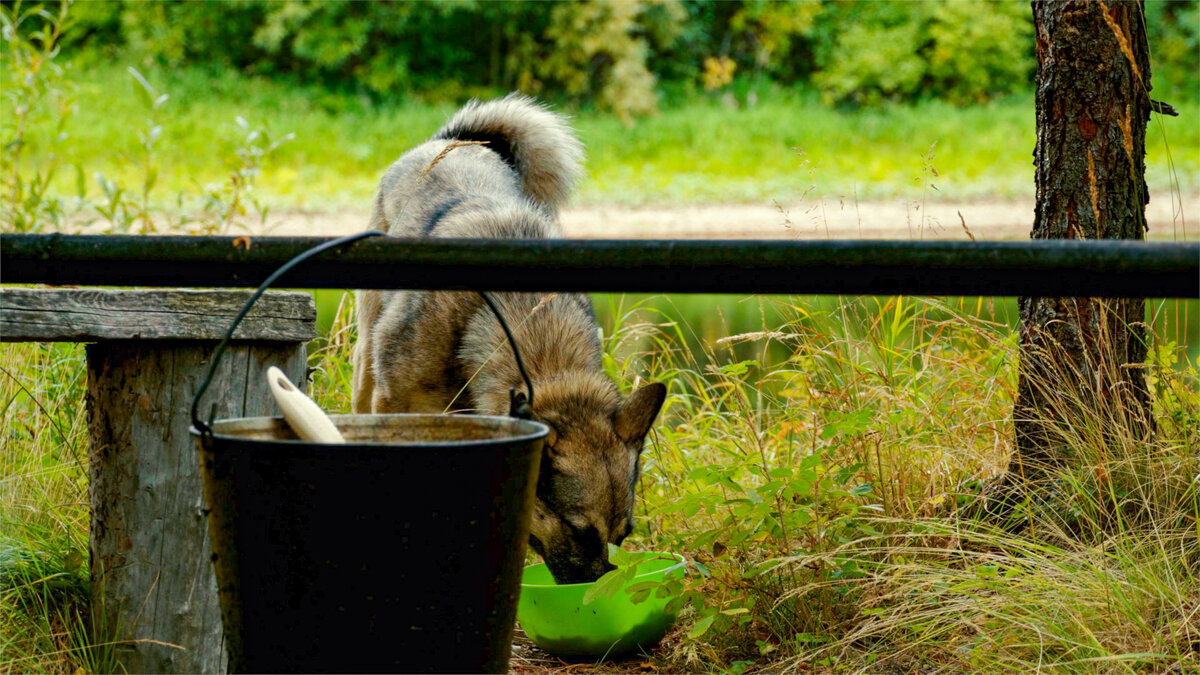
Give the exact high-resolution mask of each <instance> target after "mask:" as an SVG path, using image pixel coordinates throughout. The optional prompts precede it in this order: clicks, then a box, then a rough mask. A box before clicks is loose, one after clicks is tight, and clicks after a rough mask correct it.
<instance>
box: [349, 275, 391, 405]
mask: <svg viewBox="0 0 1200 675" xmlns="http://www.w3.org/2000/svg"><path fill="white" fill-rule="evenodd" d="M357 299H358V303H357V305H356V307H355V311H356V314H357V316H358V339H357V340H356V341H355V343H354V352H353V356H352V359H351V362H352V365H353V369H354V374H353V376H352V378H351V389H350V406H351V408H353V410H354V412H355V413H356V414H359V415H363V414H367V413H370V412H371V399H372V395H373V393H374V391H375V369H374V365H373V364H372V359H371V351H372V349H371V333H372V332H373V331H374V328H375V323H376V322H377V321H378V320H379V313H380V311H381V309H382V304H383V303H382V300H381V298H380V293H379V291H360V292H359V293H358V295H357Z"/></svg>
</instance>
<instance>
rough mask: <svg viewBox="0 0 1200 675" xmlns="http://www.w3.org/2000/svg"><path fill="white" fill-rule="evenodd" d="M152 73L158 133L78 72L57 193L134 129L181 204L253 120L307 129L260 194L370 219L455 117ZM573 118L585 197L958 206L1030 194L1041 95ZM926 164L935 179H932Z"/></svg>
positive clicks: (1186, 115) (1193, 152)
mask: <svg viewBox="0 0 1200 675" xmlns="http://www.w3.org/2000/svg"><path fill="white" fill-rule="evenodd" d="M145 74H146V77H147V79H148V81H149V82H150V83H151V84H152V85H153V86H154V87H155V88H156V89H157V90H158V91H159V92H164V93H167V94H169V96H170V98H169V99H168V100H167V102H166V103H165V104H164V105H162V106H161V107H160V108H159V109H158V110H157V111H155V113H154V116H155V118H154V120H153V122H152V121H151V120H150V114H149V109H148V108H147V107H145V106H144V105H143V104H142V102H141V100H140V98H139V96H138V95H134V94H135V90H134V86H135V85H134V80H133V78H132V77H131V76H130V75H129V74H128V73H127V72H126V66H125V65H122V64H110V63H104V62H86V63H85V62H76V63H73V64H70V65H69V66H68V70H67V79H68V80H69V81H70V82H72V83H74V84H75V85H76V87H77V97H76V102H77V106H76V108H75V111H74V114H73V116H72V117H71V118H70V120H69V124H68V127H67V133H68V134H69V137H68V138H67V139H66V140H65V141H63V142H62V144H61V146H62V149H61V150H60V151H61V152H62V154H63V157H62V159H63V160H65V163H66V164H67V165H71V166H78V167H80V168H81V170H82V171H81V173H80V174H79V176H76V174H75V171H74V170H72V169H68V170H65V171H64V172H63V173H61V174H60V176H59V181H60V182H59V188H60V190H61V191H64V192H66V193H71V194H73V191H74V190H75V182H76V180H77V179H79V178H82V182H83V183H84V185H85V186H86V189H87V190H88V191H89V194H91V195H92V196H93V197H95V196H96V195H97V194H98V192H99V190H98V188H97V184H96V182H95V180H94V175H95V174H96V173H103V174H105V175H106V176H108V177H110V178H119V180H120V182H122V183H124V184H127V185H131V186H132V185H140V183H141V180H142V178H143V175H142V171H141V169H140V168H139V167H140V166H141V161H142V157H143V155H142V154H141V153H142V151H141V150H140V149H139V140H138V132H139V131H143V130H145V129H148V128H150V127H151V126H152V125H153V124H160V125H161V126H162V127H163V130H162V135H161V137H160V140H159V141H158V144H157V146H156V148H155V150H154V153H155V162H156V163H157V165H158V167H159V178H158V185H157V186H156V187H155V191H154V195H155V199H156V200H157V201H158V202H159V203H160V204H166V205H170V204H171V203H172V201H173V200H174V196H175V194H176V193H178V192H180V191H186V192H189V193H195V192H197V191H198V189H199V188H200V187H202V186H203V185H205V184H208V183H221V182H223V181H225V180H226V178H227V175H228V173H229V172H230V170H231V168H232V167H234V166H236V165H237V158H236V151H237V149H238V148H239V147H242V146H243V145H244V142H243V141H244V138H245V136H246V134H247V131H246V130H244V129H243V128H241V127H240V126H238V124H237V123H236V122H235V119H236V118H237V117H239V116H240V117H242V118H244V119H245V120H246V121H247V122H249V124H250V126H251V128H252V129H260V128H261V129H265V130H267V131H268V132H269V133H270V135H271V137H272V138H280V137H282V136H284V135H285V134H288V133H294V134H295V138H294V139H292V140H290V141H288V142H286V143H284V144H283V145H282V146H280V147H279V149H278V150H277V151H276V152H275V153H273V154H272V156H270V157H269V158H268V159H267V160H266V162H265V163H264V168H263V171H262V173H261V174H260V175H259V176H258V177H257V194H258V196H259V198H261V199H263V201H265V202H266V203H268V204H270V205H272V206H273V207H286V208H305V209H332V208H337V207H341V206H347V205H349V206H355V207H358V208H365V207H366V206H367V205H368V204H369V200H370V198H371V195H372V193H373V191H374V189H375V186H376V184H377V181H378V178H379V176H380V175H381V174H382V171H383V169H384V168H385V167H386V166H387V165H388V164H389V163H390V162H391V161H392V160H394V159H395V158H396V157H397V156H399V155H400V154H401V153H402V152H403V151H404V150H405V149H407V148H409V147H411V146H412V145H413V144H415V143H419V142H421V141H423V140H424V139H426V138H427V137H428V136H429V135H430V134H431V133H432V132H433V131H435V130H436V129H437V128H438V126H439V125H440V124H441V123H442V122H443V121H444V120H445V119H446V117H447V116H448V115H449V114H450V113H452V112H453V106H449V105H437V106H426V105H420V104H415V103H401V104H397V105H389V104H372V103H370V102H369V101H366V100H362V99H356V98H352V97H346V96H340V95H333V94H330V93H329V92H327V91H324V90H322V89H320V88H313V87H302V86H295V85H292V84H288V83H286V82H280V81H274V80H269V79H264V78H255V77H247V76H244V75H239V74H235V73H231V72H227V71H210V70H204V69H199V68H194V67H193V68H181V69H177V70H172V71H167V70H162V69H158V68H148V69H147V70H146V71H145ZM1177 107H1179V108H1180V109H1181V110H1180V112H1181V117H1179V118H1177V119H1166V120H1159V118H1157V117H1156V118H1155V120H1154V123H1153V126H1152V129H1151V132H1150V134H1149V138H1148V141H1147V152H1148V160H1147V166H1148V170H1147V177H1148V181H1149V184H1150V186H1151V189H1154V190H1165V189H1167V188H1168V187H1169V186H1170V184H1171V182H1170V177H1171V172H1170V169H1169V163H1168V154H1167V148H1168V147H1169V148H1170V150H1171V153H1172V155H1171V156H1172V158H1173V161H1174V167H1175V175H1176V176H1177V177H1178V179H1179V181H1180V183H1181V184H1182V186H1183V187H1184V189H1185V190H1195V189H1196V188H1197V186H1200V152H1198V150H1197V149H1198V148H1200V132H1198V131H1197V128H1196V126H1195V125H1191V124H1188V123H1187V122H1186V120H1194V119H1196V117H1197V116H1200V104H1198V103H1196V102H1183V103H1177ZM576 124H577V126H578V129H579V133H580V135H581V136H582V138H583V140H584V142H585V144H586V146H587V149H588V161H587V177H586V179H585V180H584V182H583V184H582V185H581V187H580V190H579V193H578V195H577V202H580V203H596V204H610V203H611V204H650V203H655V204H663V203H695V202H758V203H769V202H770V201H771V200H773V199H774V200H780V201H786V200H789V199H795V198H798V197H800V196H802V195H804V194H806V193H808V192H809V191H810V189H812V190H813V191H814V192H813V194H825V195H830V196H846V197H853V196H854V195H857V196H858V197H859V198H884V197H895V196H906V197H912V196H916V195H919V194H920V192H921V190H922V189H923V186H924V185H925V183H927V182H931V183H933V184H934V185H936V186H937V188H938V190H939V191H940V193H941V194H942V195H943V196H944V197H946V198H963V199H966V198H976V197H985V196H987V197H997V196H998V197H1006V196H1013V195H1028V194H1030V192H1031V191H1032V187H1031V186H1032V184H1033V167H1032V152H1033V145H1034V127H1033V102H1032V98H1031V97H1027V96H1026V97H1016V98H1011V99H1006V100H1001V101H996V102H993V103H989V104H986V105H979V106H973V107H969V108H956V107H953V106H950V105H947V104H944V103H940V102H936V101H932V102H927V103H922V104H919V105H913V106H892V107H888V108H885V109H882V110H861V111H838V110H833V109H830V108H828V107H826V106H824V105H822V104H821V103H820V102H819V101H817V100H816V98H815V97H813V96H811V95H805V94H802V93H789V92H782V91H778V92H775V93H773V94H771V95H769V96H765V97H764V98H763V100H761V102H759V103H758V105H756V106H754V107H751V108H745V109H740V110H738V109H732V108H730V107H728V106H726V105H724V104H722V103H720V102H718V101H715V100H709V99H700V100H695V101H692V102H690V103H688V104H687V105H683V106H681V107H675V108H670V109H665V110H663V111H662V112H661V113H660V114H658V115H656V116H653V117H650V118H646V119H642V120H639V121H637V122H636V123H635V124H634V125H632V126H628V127H627V126H625V125H623V124H622V123H621V122H619V121H618V120H616V119H615V118H614V117H612V116H609V115H600V114H594V113H587V112H585V113H582V114H580V115H579V116H578V118H577V120H576ZM1160 125H1161V126H1160ZM1164 138H1165V139H1166V140H1167V141H1169V144H1168V143H1167V142H1166V141H1164ZM47 140H48V136H46V135H45V134H42V135H41V136H38V135H35V136H34V137H33V138H32V139H31V145H30V146H29V149H28V152H30V153H31V156H32V158H33V160H34V161H35V162H37V161H40V160H42V159H44V158H45V155H44V153H45V152H46V147H47ZM935 143H936V147H934V144H935ZM931 148H932V153H931ZM926 159H930V163H931V164H932V166H934V167H936V171H937V174H938V175H933V174H932V173H930V172H929V171H928V170H927V168H926V164H927V163H926ZM814 186H815V187H814Z"/></svg>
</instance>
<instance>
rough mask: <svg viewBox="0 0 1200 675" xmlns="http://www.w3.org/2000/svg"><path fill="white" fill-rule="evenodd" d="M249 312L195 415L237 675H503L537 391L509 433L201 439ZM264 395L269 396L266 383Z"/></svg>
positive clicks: (273, 426) (243, 428)
mask: <svg viewBox="0 0 1200 675" xmlns="http://www.w3.org/2000/svg"><path fill="white" fill-rule="evenodd" d="M380 235H382V233H380V232H362V233H358V234H355V235H350V236H348V237H343V238H340V239H335V240H331V241H328V242H324V243H322V244H320V245H318V246H315V247H313V248H311V249H309V250H307V251H305V252H304V253H302V254H300V255H298V256H296V257H295V258H293V259H292V260H290V261H289V262H288V263H286V264H285V265H283V266H282V267H280V268H279V269H278V270H276V271H275V272H274V273H272V274H271V275H270V276H269V277H267V279H266V280H265V281H264V282H263V283H262V285H261V286H259V288H258V290H257V291H256V292H255V293H254V294H253V295H251V297H250V299H249V300H248V301H247V302H246V304H245V306H243V307H242V309H241V311H240V312H239V313H238V315H237V316H236V317H235V318H234V319H233V322H232V324H231V325H230V327H229V330H228V331H227V332H226V334H225V338H224V339H223V340H222V341H221V342H220V344H218V345H217V348H216V352H215V354H214V356H213V360H212V363H211V365H210V366H209V371H208V377H207V379H206V380H205V381H204V383H202V384H201V385H200V388H199V390H198V391H197V392H196V394H195V396H194V398H193V399H192V410H191V415H192V430H191V431H192V434H193V435H195V436H196V438H197V441H198V445H199V446H200V453H201V467H202V475H203V479H204V493H205V499H206V501H207V508H208V518H209V533H210V537H211V539H212V549H213V562H214V566H215V571H216V577H217V587H218V592H219V593H220V601H221V618H222V623H223V625H224V629H225V644H226V647H227V650H228V653H229V669H230V671H232V672H296V671H300V672H456V673H467V672H505V671H507V670H508V658H509V654H510V651H511V649H512V634H513V625H514V623H515V620H516V613H517V594H518V592H519V591H520V583H521V571H522V566H523V564H524V562H525V546H526V543H527V542H528V540H529V522H530V518H531V516H532V511H533V503H534V497H535V493H536V490H537V476H538V468H539V466H540V464H541V461H540V460H541V453H542V441H543V439H545V437H546V435H547V434H548V433H549V431H550V430H549V428H548V427H546V426H545V425H544V424H541V423H538V422H534V421H531V420H530V419H529V417H530V416H531V414H532V406H533V383H532V382H531V381H530V379H529V375H528V373H526V372H525V367H524V365H523V364H522V362H521V355H520V353H519V352H518V350H517V347H516V344H515V342H514V341H513V338H512V332H511V331H510V330H509V328H508V325H507V324H506V323H505V321H504V317H503V316H502V315H501V314H500V311H499V309H497V308H496V306H495V304H494V303H493V302H492V300H491V298H489V297H488V296H487V294H485V293H480V295H481V297H482V298H483V300H484V302H485V303H486V304H487V306H488V307H489V308H490V309H491V310H492V312H493V313H494V314H495V316H496V319H497V321H498V322H499V323H500V326H501V327H502V328H503V329H504V333H505V336H506V337H507V339H508V341H509V344H510V345H511V346H512V349H513V357H514V359H515V360H516V364H517V368H518V370H519V371H520V372H521V375H522V377H523V379H524V382H525V386H526V392H518V391H516V390H513V391H512V392H511V397H512V401H511V403H512V405H511V407H510V412H509V415H510V416H509V417H489V416H481V415H406V414H401V415H342V416H337V415H334V416H332V420H333V422H334V424H335V425H336V426H337V427H338V429H339V430H340V431H341V432H342V435H343V436H344V437H345V439H346V444H345V445H340V444H339V445H331V444H324V443H313V442H307V441H302V440H299V439H298V438H297V437H296V435H295V434H294V433H293V432H292V430H291V428H290V427H289V426H288V424H287V423H286V421H285V420H284V419H283V418H273V417H254V418H243V419H230V420H217V421H211V420H210V421H208V422H204V421H202V420H201V419H200V417H199V405H200V401H201V398H202V397H203V396H204V392H205V390H206V389H207V388H208V385H209V383H210V382H211V381H212V378H213V375H214V373H215V372H216V369H217V365H218V363H219V362H220V360H221V355H222V354H223V353H224V351H225V348H226V346H227V345H228V343H229V341H230V340H231V339H232V338H233V335H234V332H235V330H236V329H237V326H238V324H239V323H240V322H241V320H242V319H243V318H244V317H245V316H246V314H247V313H248V312H249V311H250V308H251V306H252V305H253V304H254V302H255V301H256V300H257V299H258V298H259V297H260V296H261V295H262V293H264V292H265V291H266V289H267V288H269V287H270V286H271V284H272V283H273V282H274V281H276V280H277V279H279V278H280V277H282V276H283V275H284V274H285V273H286V272H287V271H288V270H289V269H291V268H292V267H294V266H295V265H297V264H299V263H300V262H302V261H304V260H306V259H308V258H310V257H312V256H314V255H317V254H319V253H321V252H324V251H328V250H330V249H333V248H337V247H339V246H342V245H345V244H349V243H351V242H354V241H357V240H358V239H362V238H364V237H370V236H380ZM262 387H263V390H264V391H266V388H267V385H266V382H263V383H262Z"/></svg>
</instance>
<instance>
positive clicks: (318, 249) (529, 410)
mask: <svg viewBox="0 0 1200 675" xmlns="http://www.w3.org/2000/svg"><path fill="white" fill-rule="evenodd" d="M379 236H387V233H385V232H380V231H378V230H367V231H365V232H358V233H355V234H351V235H347V236H345V237H339V238H337V239H332V240H330V241H326V242H323V243H320V244H318V245H316V246H314V247H312V248H310V249H308V250H306V251H304V252H302V253H300V254H299V255H297V256H296V257H294V258H292V259H291V260H289V261H287V262H286V263H284V264H283V265H281V266H280V267H279V269H277V270H275V271H274V272H272V273H271V275H270V276H268V277H267V278H266V280H265V281H263V282H262V284H261V285H259V287H258V290H256V291H254V293H253V294H252V295H251V296H250V298H249V299H248V300H246V304H244V305H242V309H241V311H239V312H238V313H237V315H236V316H235V317H234V318H233V323H231V324H230V326H229V330H227V331H225V336H224V337H223V338H221V341H220V342H219V343H217V348H216V350H214V351H213V358H212V363H211V364H210V365H209V367H208V373H207V374H206V375H205V376H204V381H203V382H201V383H200V388H199V389H197V390H196V394H195V395H194V396H193V397H192V409H191V415H192V426H194V427H195V428H196V430H197V431H199V432H200V434H201V436H202V437H204V438H205V439H208V438H211V437H212V422H213V418H215V417H216V410H217V404H216V403H213V409H212V411H211V413H210V414H209V417H208V422H207V423H206V422H204V421H202V420H201V419H200V414H199V408H200V399H201V398H202V397H203V396H204V392H206V391H208V387H209V385H211V384H212V381H213V378H214V377H215V376H216V373H217V366H218V365H220V363H221V357H222V356H224V355H225V350H226V348H228V347H229V342H230V341H231V340H232V339H233V334H234V332H235V331H237V327H238V326H239V325H241V323H242V319H244V318H246V315H247V314H249V313H250V308H251V307H253V306H254V303H256V302H258V299H259V298H261V297H262V295H263V293H266V292H267V289H268V288H270V287H271V284H273V283H275V282H276V281H278V280H279V277H281V276H283V275H284V274H287V273H288V272H289V271H291V269H292V268H293V267H295V266H296V265H299V264H300V263H302V262H304V261H305V260H308V259H309V258H311V257H313V256H315V255H318V254H321V253H324V252H325V251H328V250H330V249H334V248H338V247H339V246H345V245H346V244H350V243H353V242H356V241H358V240H360V239H366V238H368V237H379ZM476 292H477V293H479V296H480V297H481V298H483V301H484V302H485V303H486V304H487V306H488V309H490V310H492V314H494V315H495V316H496V320H497V321H499V322H500V327H501V328H503V329H504V335H505V337H506V338H508V344H509V346H510V347H512V352H513V358H514V359H516V362H517V370H519V371H520V372H521V378H522V379H523V380H525V386H526V387H527V388H528V390H529V394H528V396H526V395H525V394H524V393H520V392H517V391H516V390H515V389H513V390H510V391H509V397H510V403H509V411H508V414H509V416H510V417H517V418H520V419H526V420H527V419H530V418H532V417H533V381H532V380H530V379H529V373H527V372H526V371H525V364H524V363H523V362H522V361H521V352H519V351H517V341H516V340H515V339H513V334H512V331H511V330H509V328H508V323H507V322H506V321H505V320H504V315H502V314H501V313H500V310H499V309H498V308H497V307H496V304H495V303H494V302H492V298H491V297H490V296H489V295H488V294H487V293H484V292H483V291H476Z"/></svg>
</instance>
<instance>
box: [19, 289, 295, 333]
mask: <svg viewBox="0 0 1200 675" xmlns="http://www.w3.org/2000/svg"><path fill="white" fill-rule="evenodd" d="M249 297H250V292H249V291H240V290H237V291H234V290H191V289H128V290H113V289H90V288H0V341H4V342H94V341H101V340H139V339H140V340H215V339H220V338H221V337H223V336H224V335H225V331H226V330H228V329H229V323H230V321H231V320H232V319H233V317H234V315H235V314H237V312H238V310H240V309H241V308H242V305H243V304H245V302H246V300H247V298H249ZM316 316H317V309H316V304H315V303H314V302H313V299H312V296H310V295H309V294H307V293H298V292H285V291H269V292H267V293H266V294H265V295H263V297H262V298H260V299H259V301H258V302H257V303H256V304H255V305H254V308H253V309H252V310H251V311H250V314H249V315H247V316H246V318H245V320H243V321H242V323H241V325H240V326H239V327H238V331H237V333H236V334H235V335H234V337H235V338H238V339H244V340H279V341H284V342H299V341H304V340H311V339H312V338H314V337H316V333H315V331H314V328H313V326H314V321H315V319H316Z"/></svg>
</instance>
